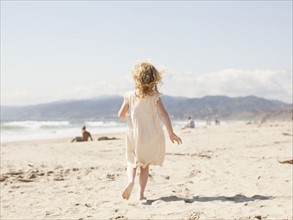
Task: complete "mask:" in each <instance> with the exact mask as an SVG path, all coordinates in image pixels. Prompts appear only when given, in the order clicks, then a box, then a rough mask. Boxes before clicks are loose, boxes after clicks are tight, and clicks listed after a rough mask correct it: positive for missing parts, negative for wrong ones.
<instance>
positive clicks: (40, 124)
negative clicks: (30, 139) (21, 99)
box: [1, 121, 71, 129]
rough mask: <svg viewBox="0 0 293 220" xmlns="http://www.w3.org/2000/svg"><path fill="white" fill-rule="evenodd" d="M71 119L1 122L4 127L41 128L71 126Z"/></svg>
mask: <svg viewBox="0 0 293 220" xmlns="http://www.w3.org/2000/svg"><path fill="white" fill-rule="evenodd" d="M70 125H71V124H70V122H69V121H9V122H1V128H3V129H39V128H60V127H62V128H64V127H69V126H70Z"/></svg>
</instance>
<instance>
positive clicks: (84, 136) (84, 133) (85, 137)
mask: <svg viewBox="0 0 293 220" xmlns="http://www.w3.org/2000/svg"><path fill="white" fill-rule="evenodd" d="M89 138H90V139H91V141H93V138H92V136H91V133H90V132H88V131H87V130H86V127H85V126H83V127H82V137H80V136H79V137H75V138H73V139H72V141H71V142H82V141H88V139H89Z"/></svg>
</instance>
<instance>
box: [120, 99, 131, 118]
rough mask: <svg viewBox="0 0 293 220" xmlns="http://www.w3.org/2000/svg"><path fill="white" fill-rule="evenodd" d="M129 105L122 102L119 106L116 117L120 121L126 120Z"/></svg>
mask: <svg viewBox="0 0 293 220" xmlns="http://www.w3.org/2000/svg"><path fill="white" fill-rule="evenodd" d="M128 108H129V104H128V103H127V102H126V101H125V100H124V102H123V104H122V105H121V108H120V110H119V112H118V117H119V118H120V119H121V120H127V113H128Z"/></svg>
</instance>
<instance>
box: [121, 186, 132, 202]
mask: <svg viewBox="0 0 293 220" xmlns="http://www.w3.org/2000/svg"><path fill="white" fill-rule="evenodd" d="M133 185H134V184H133V183H128V184H127V186H126V187H125V188H124V190H123V192H122V197H123V199H129V197H130V194H131V191H132V189H133Z"/></svg>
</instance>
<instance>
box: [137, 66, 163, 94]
mask: <svg viewBox="0 0 293 220" xmlns="http://www.w3.org/2000/svg"><path fill="white" fill-rule="evenodd" d="M132 76H133V79H134V82H135V90H136V91H135V93H136V96H137V97H139V98H144V97H145V96H152V95H154V94H155V93H158V88H157V85H158V83H162V82H161V79H162V72H160V71H158V70H157V69H156V68H155V67H154V66H153V65H152V64H151V63H149V62H142V63H138V64H136V65H134V67H133V70H132Z"/></svg>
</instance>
